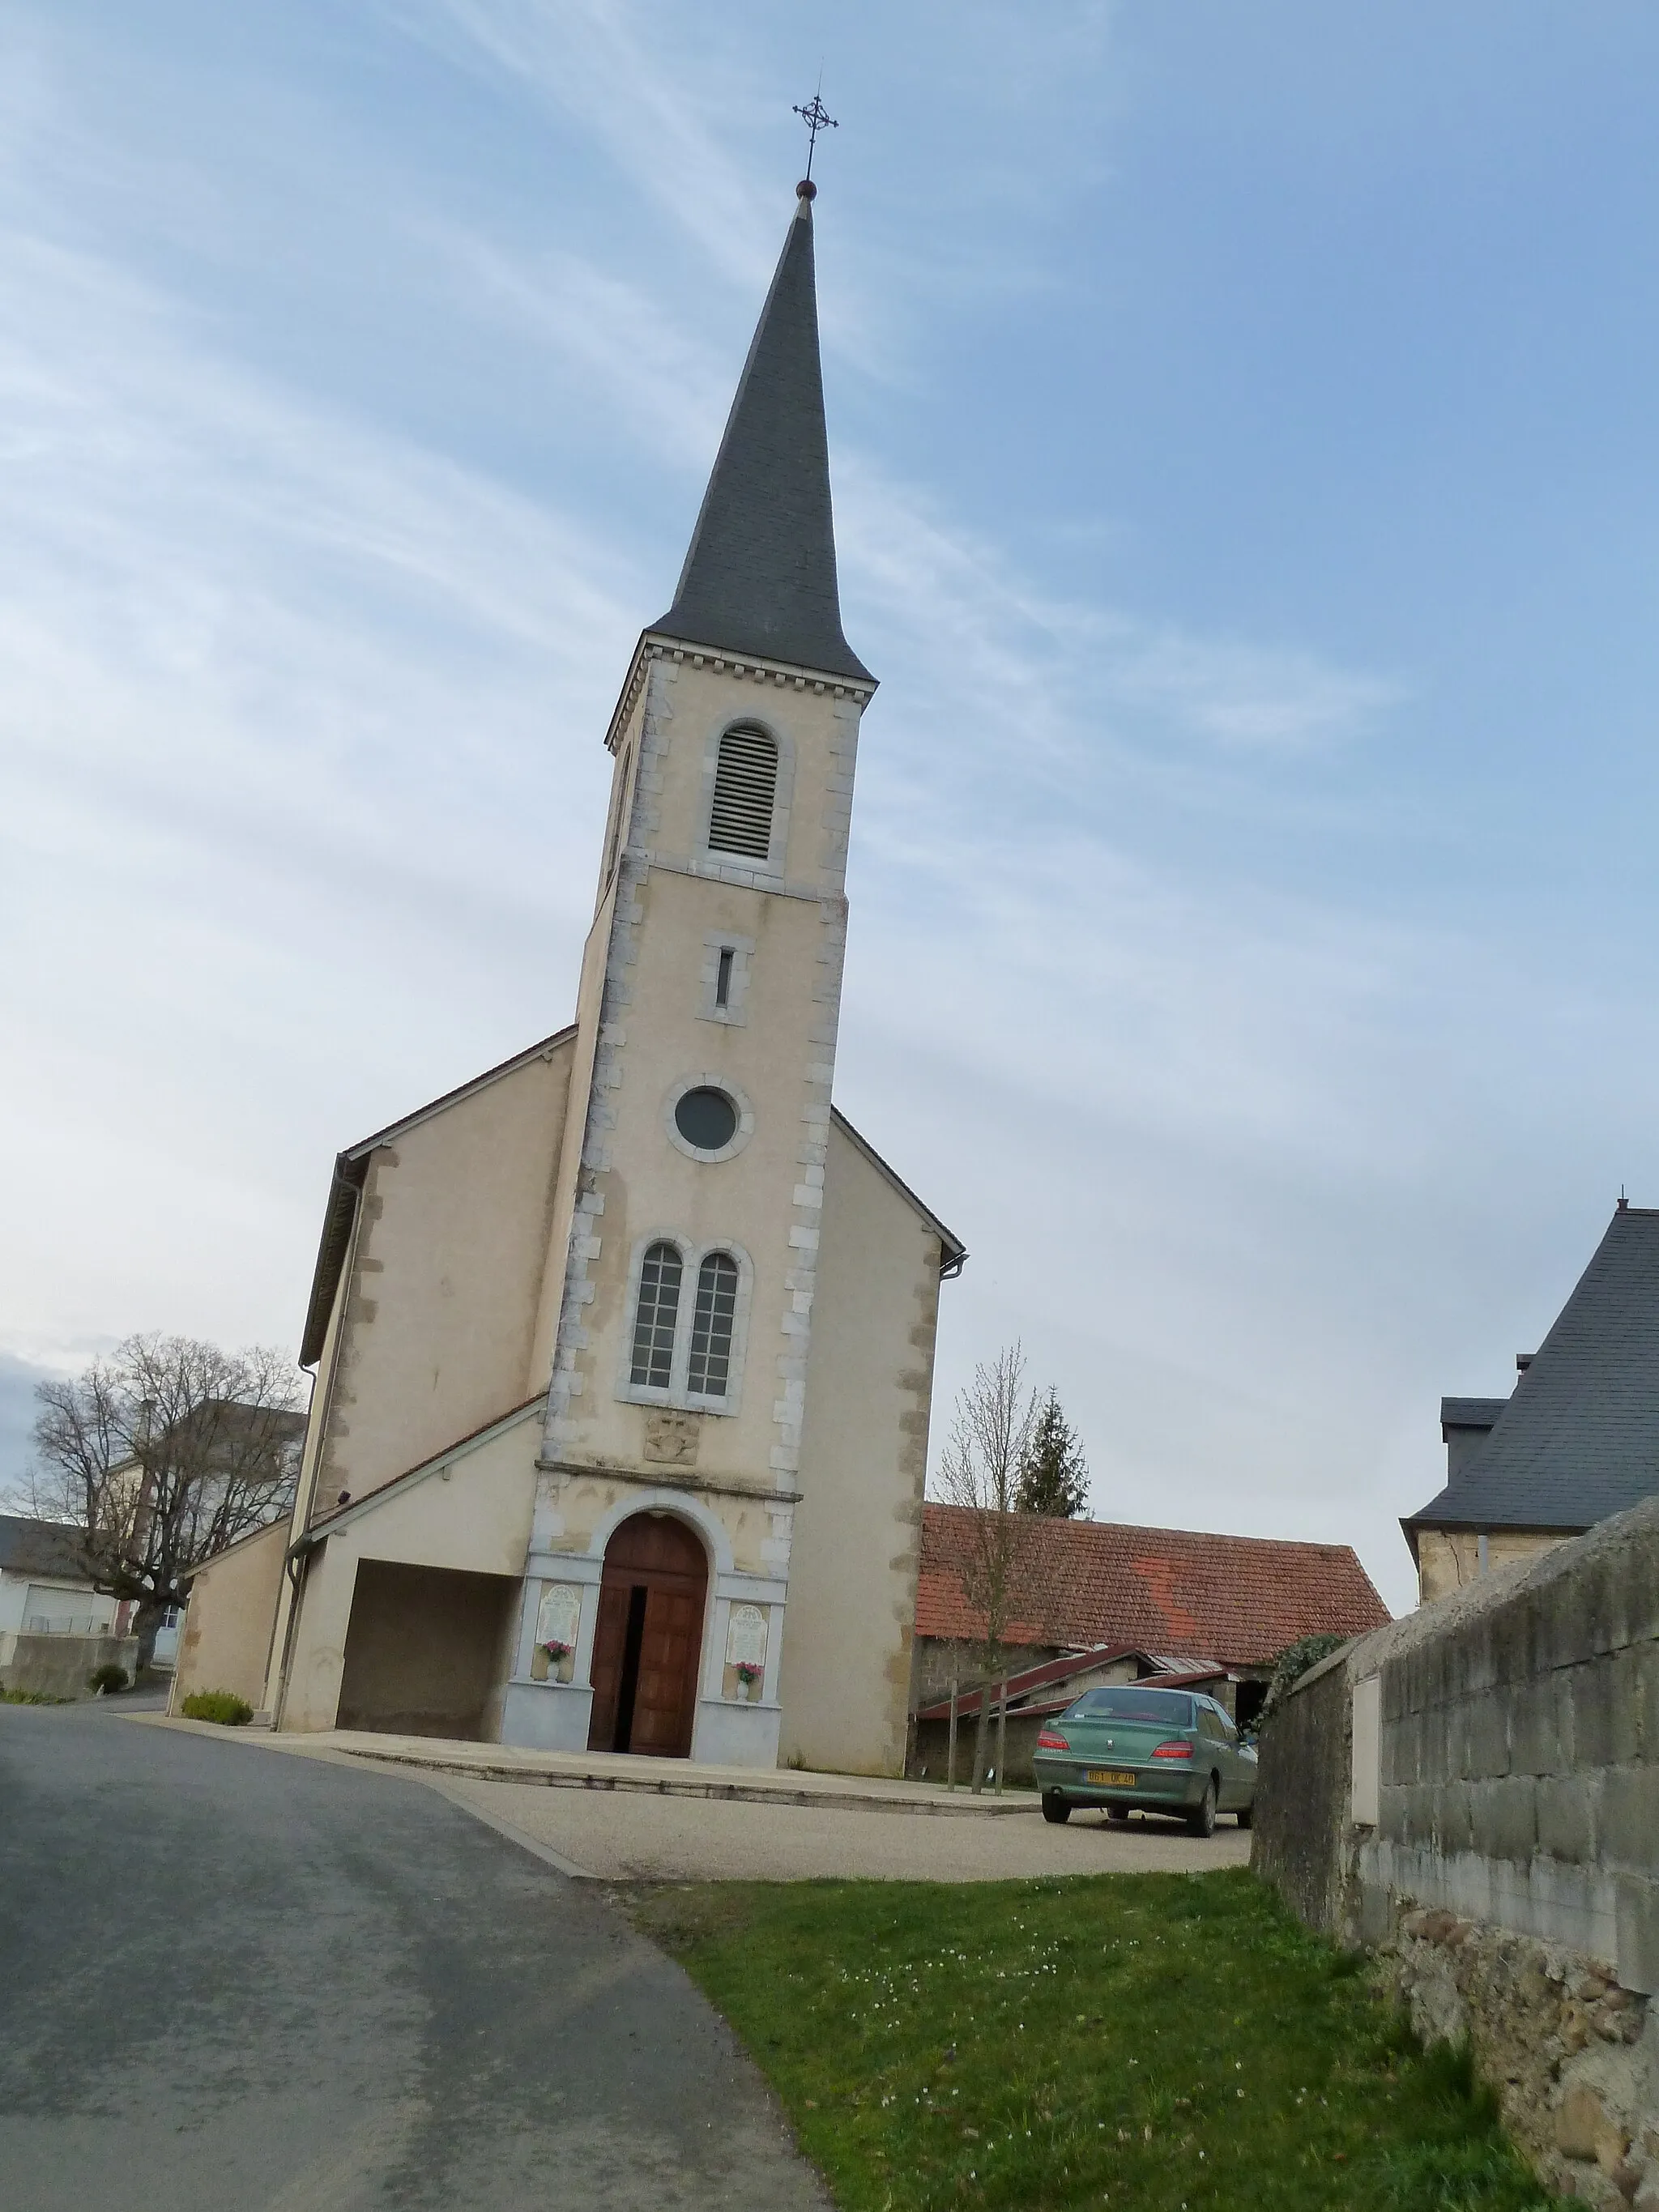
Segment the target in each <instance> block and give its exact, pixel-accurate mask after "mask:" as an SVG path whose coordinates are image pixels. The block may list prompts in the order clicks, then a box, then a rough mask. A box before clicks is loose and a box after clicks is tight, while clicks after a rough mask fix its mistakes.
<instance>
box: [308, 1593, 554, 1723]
mask: <svg viewBox="0 0 1659 2212" xmlns="http://www.w3.org/2000/svg"><path fill="white" fill-rule="evenodd" d="M519 1587H520V1585H519V1580H518V1577H516V1576H505V1575H477V1574H459V1573H457V1572H456V1571H454V1570H453V1568H447V1567H416V1566H408V1565H404V1564H403V1563H401V1562H398V1561H392V1560H388V1559H359V1560H358V1562H357V1573H356V1582H355V1585H354V1588H353V1591H352V1601H351V1620H350V1626H349V1630H348V1632H347V1636H346V1647H345V1665H344V1670H343V1677H342V1680H341V1686H340V1703H339V1712H338V1723H339V1725H340V1727H342V1728H344V1729H385V1730H390V1731H391V1732H392V1733H393V1734H397V1735H439V1736H459V1737H464V1738H465V1737H472V1738H477V1737H482V1736H484V1735H487V1734H488V1730H487V1728H486V1725H485V1723H486V1722H487V1720H488V1718H489V1712H490V1709H491V1705H492V1701H493V1699H494V1698H495V1693H496V1692H497V1688H498V1674H497V1668H498V1666H499V1663H500V1660H501V1651H502V1647H503V1644H504V1643H505V1641H506V1638H507V1629H508V1626H509V1622H510V1620H512V1618H513V1617H514V1616H515V1614H516V1611H517V1602H518V1596H519Z"/></svg>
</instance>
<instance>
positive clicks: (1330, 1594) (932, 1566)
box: [916, 1504, 1390, 1667]
mask: <svg viewBox="0 0 1659 2212" xmlns="http://www.w3.org/2000/svg"><path fill="white" fill-rule="evenodd" d="M1013 1517H1014V1518H1015V1519H1017V1520H1018V1521H1019V1522H1022V1523H1024V1526H1023V1527H1022V1528H1021V1530H1020V1541H1021V1553H1022V1556H1021V1559H1020V1564H1019V1566H1018V1570H1017V1571H1016V1574H1015V1577H1014V1587H1015V1593H1016V1595H1015V1603H1014V1607H1013V1611H1014V1614H1015V1618H1014V1619H1013V1620H1010V1621H1009V1622H1008V1624H1007V1625H1006V1627H1005V1629H1004V1631H1003V1638H1004V1641H1005V1642H1006V1643H1008V1644H1057V1645H1059V1646H1060V1648H1061V1649H1063V1650H1079V1649H1082V1648H1085V1647H1087V1646H1089V1645H1093V1644H1137V1645H1139V1646H1141V1647H1142V1648H1143V1649H1145V1650H1151V1651H1202V1652H1213V1653H1214V1654H1215V1656H1216V1657H1217V1658H1218V1659H1219V1660H1220V1661H1221V1662H1223V1664H1224V1665H1226V1666H1230V1667H1264V1666H1266V1665H1267V1664H1268V1662H1270V1661H1272V1660H1273V1659H1275V1658H1277V1656H1279V1653H1280V1652H1281V1651H1282V1650H1284V1649H1285V1645H1286V1644H1294V1643H1295V1642H1296V1640H1297V1638H1298V1637H1300V1636H1313V1635H1316V1634H1319V1633H1321V1632H1332V1633H1334V1634H1336V1635H1339V1636H1358V1635H1360V1634H1362V1633H1363V1632H1364V1631H1365V1630H1366V1629H1370V1628H1380V1627H1382V1626H1383V1623H1384V1622H1385V1621H1386V1620H1389V1617H1390V1616H1389V1609H1388V1607H1386V1606H1385V1605H1384V1604H1383V1601H1382V1599H1381V1598H1380V1597H1379V1596H1378V1595H1377V1594H1376V1590H1375V1589H1374V1588H1373V1587H1372V1585H1371V1579H1370V1576H1369V1575H1368V1574H1367V1573H1366V1572H1365V1570H1364V1567H1362V1566H1361V1565H1360V1564H1359V1561H1358V1559H1357V1558H1356V1557H1355V1555H1354V1553H1353V1551H1352V1547H1350V1546H1348V1545H1346V1544H1294V1543H1290V1542H1287V1541H1282V1540H1280V1539H1279V1538H1277V1537H1270V1536H1214V1535H1210V1534H1205V1533H1203V1532H1201V1531H1200V1530H1198V1529H1192V1528H1127V1527H1125V1526H1123V1525H1122V1524H1121V1523H1120V1522H1115V1521H1049V1520H1044V1519H1042V1518H1040V1517H1038V1516H1036V1515H1034V1514H1019V1515H1016V1516H1013ZM970 1525H971V1524H970V1516H969V1514H968V1512H967V1511H966V1510H965V1509H964V1508H963V1507H962V1506H959V1505H934V1504H927V1505H925V1506H924V1507H923V1508H922V1522H921V1578H920V1581H919V1583H918V1585H917V1589H916V1634H917V1635H918V1636H934V1637H943V1638H963V1639H969V1640H970V1639H972V1638H975V1637H976V1636H978V1635H980V1634H981V1633H982V1632H983V1627H984V1623H983V1620H982V1619H979V1618H976V1617H975V1614H974V1613H973V1612H972V1611H971V1610H970V1608H969V1605H968V1602H967V1600H966V1599H965V1597H964V1596H963V1587H962V1579H961V1575H960V1571H959V1568H960V1562H961V1561H962V1559H963V1558H964V1557H965V1556H966V1553H967V1532H968V1529H969V1526H970Z"/></svg>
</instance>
